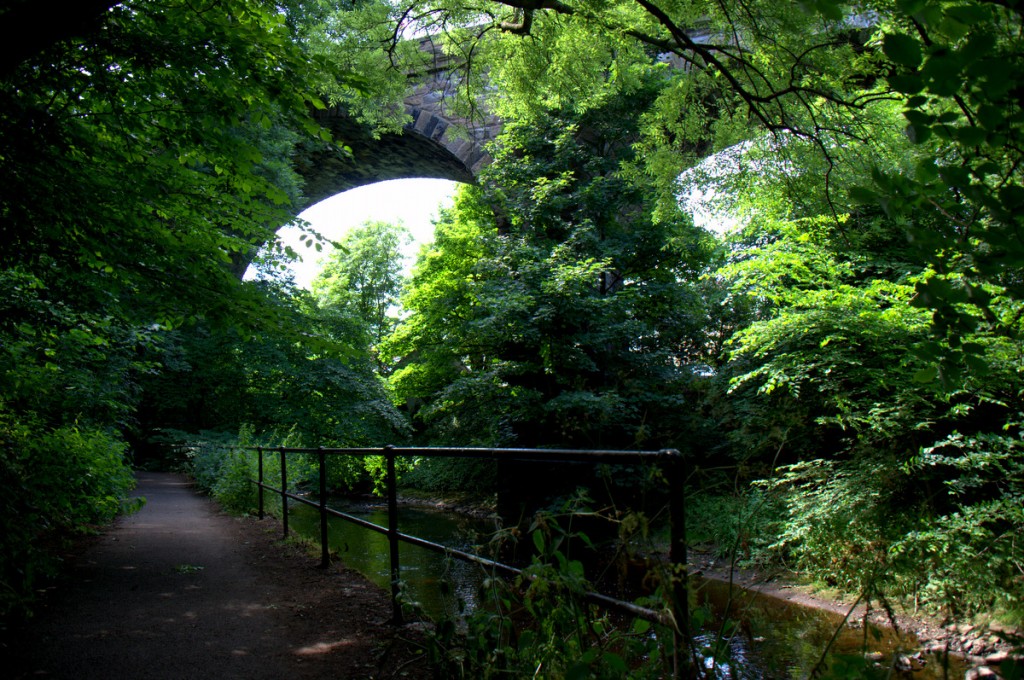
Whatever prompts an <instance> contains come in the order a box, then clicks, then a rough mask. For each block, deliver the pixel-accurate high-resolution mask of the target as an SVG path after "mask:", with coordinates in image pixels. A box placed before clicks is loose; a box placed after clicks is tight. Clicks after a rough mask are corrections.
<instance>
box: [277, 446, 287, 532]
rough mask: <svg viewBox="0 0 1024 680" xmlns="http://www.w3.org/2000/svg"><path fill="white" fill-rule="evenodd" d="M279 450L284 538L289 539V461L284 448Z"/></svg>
mask: <svg viewBox="0 0 1024 680" xmlns="http://www.w3.org/2000/svg"><path fill="white" fill-rule="evenodd" d="M278 450H279V451H280V452H281V524H282V525H283V526H284V537H285V538H288V461H287V460H286V458H285V452H284V447H283V446H282V447H280V449H278Z"/></svg>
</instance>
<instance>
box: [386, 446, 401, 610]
mask: <svg viewBox="0 0 1024 680" xmlns="http://www.w3.org/2000/svg"><path fill="white" fill-rule="evenodd" d="M394 448H395V447H394V446H392V445H391V444H388V445H387V446H385V447H384V460H385V462H386V463H387V485H388V548H389V550H390V552H391V622H392V623H393V624H394V625H396V626H398V625H401V624H402V605H401V603H400V602H399V598H398V596H399V592H398V585H399V580H400V578H401V565H400V564H399V561H398V485H397V481H396V478H395V452H394Z"/></svg>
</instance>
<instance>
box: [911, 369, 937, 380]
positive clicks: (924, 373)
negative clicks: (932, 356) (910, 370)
mask: <svg viewBox="0 0 1024 680" xmlns="http://www.w3.org/2000/svg"><path fill="white" fill-rule="evenodd" d="M938 376H939V368H938V366H928V367H926V368H922V369H921V370H919V371H918V372H917V373H915V374H914V382H919V383H931V382H935V379H936V378H937V377H938Z"/></svg>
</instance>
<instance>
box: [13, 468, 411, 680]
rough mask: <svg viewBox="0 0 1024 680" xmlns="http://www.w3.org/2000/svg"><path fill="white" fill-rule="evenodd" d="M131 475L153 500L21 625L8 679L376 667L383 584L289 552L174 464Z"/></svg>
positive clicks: (299, 674) (293, 674)
mask: <svg viewBox="0 0 1024 680" xmlns="http://www.w3.org/2000/svg"><path fill="white" fill-rule="evenodd" d="M137 478H138V488H137V490H136V492H135V495H136V496H144V497H145V498H146V499H147V502H146V504H145V506H144V507H143V508H142V510H140V511H139V512H138V513H136V514H133V515H130V516H128V517H123V518H121V519H120V520H118V522H117V523H116V524H115V525H114V527H113V528H112V529H111V530H109V531H108V532H106V533H105V534H104V535H103V536H102V537H101V538H99V539H98V540H97V542H96V543H95V544H93V545H92V546H90V548H89V549H88V550H87V551H86V552H85V553H84V554H83V555H82V556H81V557H80V558H79V559H78V561H77V562H76V564H75V565H74V568H73V570H72V571H71V575H70V579H68V580H67V582H66V583H64V584H63V585H62V586H61V587H60V588H58V589H56V592H54V593H51V594H50V596H49V597H47V598H46V600H45V604H44V607H43V608H42V609H41V611H40V612H39V613H38V615H37V616H36V618H34V619H32V620H31V621H30V622H29V624H28V625H27V626H26V627H25V628H24V629H23V630H21V631H18V632H16V633H15V635H16V636H17V640H16V641H15V644H13V645H11V646H10V647H9V648H8V649H7V650H5V651H7V652H10V653H11V654H12V655H13V656H14V659H13V666H12V665H8V664H6V663H5V664H4V665H5V666H7V669H11V668H13V669H14V676H13V677H16V678H17V677H44V678H75V679H76V680H78V679H84V678H104V679H107V678H147V679H149V678H285V677H287V678H321V677H324V678H326V677H339V678H364V677H378V673H377V665H378V663H379V661H380V659H379V657H380V647H381V640H382V638H385V639H386V638H389V637H391V635H392V634H391V633H390V632H389V629H387V627H386V625H385V621H386V618H387V616H388V614H389V613H390V608H389V606H388V603H387V600H386V597H385V596H384V594H383V593H381V592H379V591H378V590H376V589H375V588H374V587H373V586H371V585H370V584H368V583H367V582H366V581H365V580H364V579H363V578H362V577H361V576H358V575H357V574H355V573H354V572H350V571H347V570H344V569H342V570H340V571H339V570H335V569H332V570H328V571H324V570H320V569H317V568H316V567H315V562H314V560H313V559H312V558H309V557H308V556H306V555H303V554H297V551H296V550H295V549H294V547H292V548H291V550H290V554H288V548H289V546H284V545H282V544H280V542H279V541H276V540H275V539H274V538H271V534H270V532H269V526H271V525H270V524H269V522H268V523H264V525H263V526H261V525H260V523H258V522H256V521H254V520H251V519H239V518H234V517H231V516H228V515H226V514H223V513H221V512H220V511H219V510H218V509H217V507H216V505H215V504H214V503H212V502H211V501H210V500H209V499H207V498H204V497H201V496H198V495H196V494H195V493H194V492H193V491H192V489H191V488H190V487H189V485H188V482H187V481H186V479H185V478H184V477H182V476H180V475H175V474H169V473H153V472H140V473H139V474H138V476H137ZM2 674H3V675H4V676H6V677H11V676H10V675H7V670H4V671H2Z"/></svg>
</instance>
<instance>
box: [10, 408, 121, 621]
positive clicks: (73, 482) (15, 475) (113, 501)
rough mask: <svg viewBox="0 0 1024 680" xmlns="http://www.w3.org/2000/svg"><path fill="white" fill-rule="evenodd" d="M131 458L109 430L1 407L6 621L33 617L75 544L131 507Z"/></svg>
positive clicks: (119, 440)
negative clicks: (53, 423)
mask: <svg viewBox="0 0 1024 680" xmlns="http://www.w3.org/2000/svg"><path fill="white" fill-rule="evenodd" d="M126 452H127V446H126V444H125V443H124V442H123V441H122V440H121V439H120V438H119V437H118V436H116V435H114V434H112V433H110V432H108V431H105V430H102V429H99V428H91V427H86V426H79V425H77V424H71V425H64V426H61V427H57V428H53V429H49V430H47V429H46V428H44V427H43V426H42V425H40V424H39V423H38V422H37V421H36V420H35V419H34V418H33V417H31V416H29V415H24V414H18V415H16V414H14V413H12V412H10V411H8V410H7V409H6V408H5V407H4V404H3V402H0V616H7V615H13V614H15V613H22V614H26V613H28V612H29V610H30V607H31V604H32V601H33V597H34V592H35V589H36V587H37V585H38V583H39V580H40V579H41V578H44V577H47V576H52V575H53V574H54V573H55V572H56V570H57V567H58V566H59V563H60V560H59V557H58V555H59V553H60V551H61V550H63V549H64V548H65V547H66V546H67V544H68V543H69V542H70V540H71V539H73V538H74V537H75V536H80V535H83V534H85V533H88V532H91V531H95V529H96V527H97V525H100V524H104V523H107V522H109V521H110V520H112V519H113V518H114V517H115V516H116V515H117V514H118V513H119V512H121V511H122V510H123V509H128V508H129V507H130V506H128V505H126V503H125V499H126V497H127V494H128V492H129V491H130V490H131V489H132V487H133V486H134V479H133V477H132V473H131V469H130V468H129V466H128V464H127V462H126V458H125V457H126Z"/></svg>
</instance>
